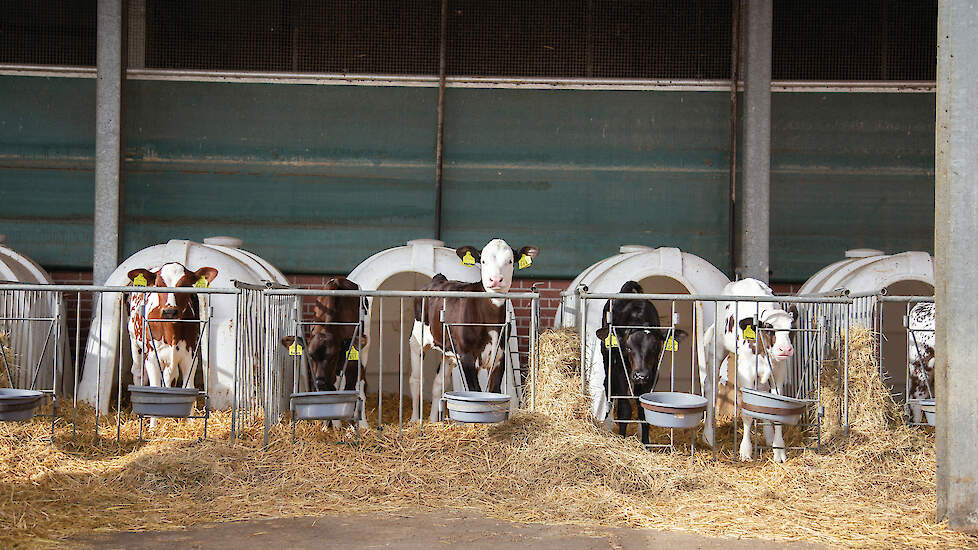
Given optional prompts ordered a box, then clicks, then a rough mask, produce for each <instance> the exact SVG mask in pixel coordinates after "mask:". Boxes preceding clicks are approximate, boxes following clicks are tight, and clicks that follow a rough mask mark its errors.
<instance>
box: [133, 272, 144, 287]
mask: <svg viewBox="0 0 978 550" xmlns="http://www.w3.org/2000/svg"><path fill="white" fill-rule="evenodd" d="M132 286H146V277H143V274H142V273H140V274H139V275H136V277H135V278H133V280H132Z"/></svg>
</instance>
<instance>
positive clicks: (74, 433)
mask: <svg viewBox="0 0 978 550" xmlns="http://www.w3.org/2000/svg"><path fill="white" fill-rule="evenodd" d="M89 330H91V329H89ZM80 346H81V292H76V293H75V372H74V373H73V381H74V389H73V390H72V397H71V404H72V411H71V439H72V441H74V440H76V439H77V438H78V368H79V366H80V363H81V359H80V353H81V352H80ZM85 347H86V348H87V347H88V346H85Z"/></svg>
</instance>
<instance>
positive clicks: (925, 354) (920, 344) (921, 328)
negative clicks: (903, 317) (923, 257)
mask: <svg viewBox="0 0 978 550" xmlns="http://www.w3.org/2000/svg"><path fill="white" fill-rule="evenodd" d="M907 330H908V342H907V365H908V370H909V373H908V374H909V379H908V380H907V384H908V388H907V400H908V401H910V402H913V401H919V400H921V399H933V398H934V304H933V303H928V302H921V303H919V304H917V305H915V306H914V307H913V309H911V310H910V316H909V318H908V319H907ZM910 413H911V415H912V417H913V421H914V422H915V423H918V424H919V423H920V421H921V420H922V419H921V410H920V406H919V405H911V406H910Z"/></svg>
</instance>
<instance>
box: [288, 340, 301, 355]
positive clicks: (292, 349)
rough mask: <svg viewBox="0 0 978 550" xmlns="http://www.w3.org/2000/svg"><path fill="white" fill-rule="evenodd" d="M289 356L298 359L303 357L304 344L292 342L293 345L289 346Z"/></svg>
mask: <svg viewBox="0 0 978 550" xmlns="http://www.w3.org/2000/svg"><path fill="white" fill-rule="evenodd" d="M289 355H291V356H292V357H298V356H300V355H302V344H300V343H299V342H292V345H291V346H289Z"/></svg>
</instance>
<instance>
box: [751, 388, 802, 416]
mask: <svg viewBox="0 0 978 550" xmlns="http://www.w3.org/2000/svg"><path fill="white" fill-rule="evenodd" d="M740 393H741V396H742V397H743V403H742V404H741V409H742V410H743V412H744V414H746V415H747V416H750V417H752V418H757V419H759V420H770V421H772V422H777V423H779V424H797V423H798V422H799V421H801V415H802V414H803V413H804V412H805V408H806V407H807V406H808V401H805V400H804V399H795V398H793V397H786V396H784V395H776V394H773V393H771V392H767V391H760V390H752V389H750V388H741V390H740Z"/></svg>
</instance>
